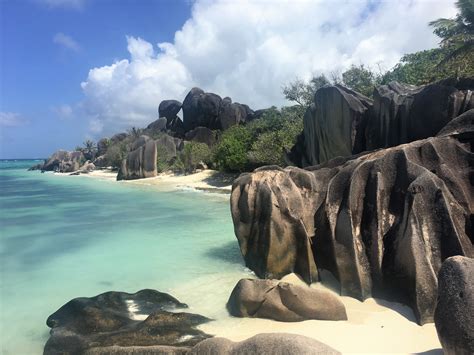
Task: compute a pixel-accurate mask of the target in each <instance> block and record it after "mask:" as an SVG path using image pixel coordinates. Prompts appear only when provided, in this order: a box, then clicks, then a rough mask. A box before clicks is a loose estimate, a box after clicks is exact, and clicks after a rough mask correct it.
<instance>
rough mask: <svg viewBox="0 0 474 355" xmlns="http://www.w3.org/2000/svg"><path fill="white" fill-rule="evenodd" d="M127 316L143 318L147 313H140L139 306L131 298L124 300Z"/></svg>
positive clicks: (136, 318) (135, 318)
mask: <svg viewBox="0 0 474 355" xmlns="http://www.w3.org/2000/svg"><path fill="white" fill-rule="evenodd" d="M125 303H126V304H127V309H128V314H129V318H130V319H133V320H145V319H147V318H148V316H149V314H143V313H140V308H139V307H138V304H136V303H135V302H134V301H133V300H126V301H125Z"/></svg>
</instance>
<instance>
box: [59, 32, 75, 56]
mask: <svg viewBox="0 0 474 355" xmlns="http://www.w3.org/2000/svg"><path fill="white" fill-rule="evenodd" d="M53 42H54V43H56V44H59V45H60V46H62V47H64V48H67V49H70V50H72V51H74V52H79V51H80V50H81V46H80V45H79V43H77V42H76V41H75V40H74V39H73V38H72V37H71V36H68V35H65V34H64V33H62V32H59V33H56V34H55V35H54V37H53Z"/></svg>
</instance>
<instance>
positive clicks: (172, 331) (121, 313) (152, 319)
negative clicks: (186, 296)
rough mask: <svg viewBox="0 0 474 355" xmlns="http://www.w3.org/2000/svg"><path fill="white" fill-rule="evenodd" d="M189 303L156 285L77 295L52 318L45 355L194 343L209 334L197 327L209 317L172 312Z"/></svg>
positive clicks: (48, 321)
mask: <svg viewBox="0 0 474 355" xmlns="http://www.w3.org/2000/svg"><path fill="white" fill-rule="evenodd" d="M186 307H187V305H186V304H183V303H181V302H179V301H178V300H177V299H175V298H174V297H172V296H170V295H168V294H166V293H161V292H158V291H155V290H141V291H139V292H137V293H135V294H129V293H125V292H113V291H112V292H106V293H103V294H101V295H98V296H95V297H91V298H86V297H82V298H75V299H73V300H71V301H69V302H68V303H66V304H65V305H64V306H62V307H61V308H60V309H58V310H57V311H56V312H55V313H53V314H52V315H50V316H49V317H48V320H47V322H46V324H47V325H48V326H49V327H50V328H51V332H50V334H51V336H50V338H49V340H48V341H47V343H46V345H45V348H44V354H46V355H48V354H82V353H90V354H94V353H111V354H114V353H120V352H114V351H113V348H111V347H122V348H125V349H122V350H127V348H130V352H128V351H125V352H122V353H134V351H135V350H136V347H145V348H144V349H148V347H150V349H153V347H156V346H161V345H167V346H173V347H176V346H179V347H181V346H184V347H186V346H187V347H189V346H193V345H195V344H197V343H198V342H200V341H201V340H204V339H206V338H208V337H209V335H207V334H205V333H204V332H202V331H200V330H197V329H196V328H195V327H196V326H197V325H199V324H202V323H205V322H208V321H209V320H210V319H208V318H206V317H203V316H200V315H197V314H191V313H173V312H170V311H169V310H176V309H177V308H186ZM142 319H143V320H142ZM89 349H90V350H89ZM102 349H103V351H102ZM134 349H135V350H134ZM135 353H136V352H135ZM142 353H146V352H145V351H143V352H142Z"/></svg>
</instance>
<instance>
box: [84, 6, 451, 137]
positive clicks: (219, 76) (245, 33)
mask: <svg viewBox="0 0 474 355" xmlns="http://www.w3.org/2000/svg"><path fill="white" fill-rule="evenodd" d="M454 14H455V8H454V5H453V3H452V2H445V1H425V0H406V1H386V2H385V1H384V2H380V3H378V2H377V3H374V2H373V1H344V2H342V1H338V2H335V1H334V2H327V1H303V0H300V1H265V0H262V1H245V0H242V1H227V0H216V1H207V0H202V1H200V0H198V1H196V3H195V4H194V5H193V10H192V16H191V18H190V19H189V20H188V21H187V22H186V23H185V24H184V26H183V27H182V28H181V29H180V30H179V31H178V32H176V34H175V38H174V41H173V43H159V44H158V45H157V46H153V45H152V44H151V43H149V42H147V41H146V40H144V39H141V38H135V37H127V42H128V47H127V48H128V51H129V53H130V59H123V60H119V61H116V62H115V63H113V64H111V65H107V66H103V67H99V68H94V69H91V70H90V72H89V75H88V77H87V79H86V80H85V81H84V82H83V83H82V84H81V85H82V88H83V91H84V94H85V97H86V98H85V101H84V102H83V108H84V110H85V113H86V114H87V115H89V117H91V121H92V122H94V123H93V127H94V130H95V131H96V132H99V131H100V128H101V127H102V126H103V127H104V128H105V130H106V131H107V132H108V133H110V132H113V131H114V130H117V129H119V128H123V127H130V126H144V125H146V124H147V123H149V122H151V121H152V120H153V119H155V118H156V111H157V107H158V104H159V103H160V101H161V100H164V99H170V98H174V99H178V100H180V101H182V100H183V99H184V96H185V94H186V92H187V91H188V90H189V89H190V88H191V87H192V86H199V87H201V88H203V89H204V90H206V91H212V92H215V93H218V94H219V95H221V96H230V97H232V99H234V101H239V102H243V103H247V104H249V105H250V106H251V107H252V108H255V109H258V108H263V107H268V106H270V105H277V106H278V105H283V104H285V103H286V102H285V100H284V98H283V95H282V94H281V86H282V85H283V84H284V83H286V82H288V81H290V80H292V79H294V78H295V77H300V78H309V77H310V76H311V75H312V74H319V73H326V74H329V73H331V72H333V71H342V70H344V69H346V68H348V67H349V66H350V65H351V64H360V63H364V64H366V65H369V66H371V67H373V68H376V67H377V66H378V65H380V66H382V67H383V68H385V69H389V68H391V67H392V66H393V65H394V64H395V63H396V62H397V61H398V60H399V58H400V57H401V56H402V55H403V54H405V53H410V52H414V51H418V50H421V49H427V48H432V47H435V46H436V45H437V42H438V39H437V37H436V36H434V35H433V34H432V29H431V28H429V27H428V22H429V21H431V20H433V19H436V18H438V17H449V16H453V15H454ZM98 123H101V125H99V124H98Z"/></svg>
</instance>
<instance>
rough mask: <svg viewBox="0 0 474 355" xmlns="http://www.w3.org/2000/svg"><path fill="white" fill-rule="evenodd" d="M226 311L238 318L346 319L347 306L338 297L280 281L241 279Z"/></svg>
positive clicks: (305, 286) (284, 320)
mask: <svg viewBox="0 0 474 355" xmlns="http://www.w3.org/2000/svg"><path fill="white" fill-rule="evenodd" d="M227 310H228V311H229V313H230V314H231V315H233V316H235V317H255V318H268V319H274V320H277V321H281V322H299V321H303V320H308V319H318V320H347V314H346V309H345V307H344V304H343V303H342V302H341V301H340V300H339V298H338V297H337V296H336V295H334V294H332V293H330V292H328V291H323V290H318V289H313V288H310V287H309V286H307V285H304V286H301V285H294V284H290V283H287V282H279V281H278V280H254V279H242V280H240V281H239V282H238V283H237V285H236V286H235V287H234V289H233V291H232V294H231V295H230V298H229V301H228V302H227Z"/></svg>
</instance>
